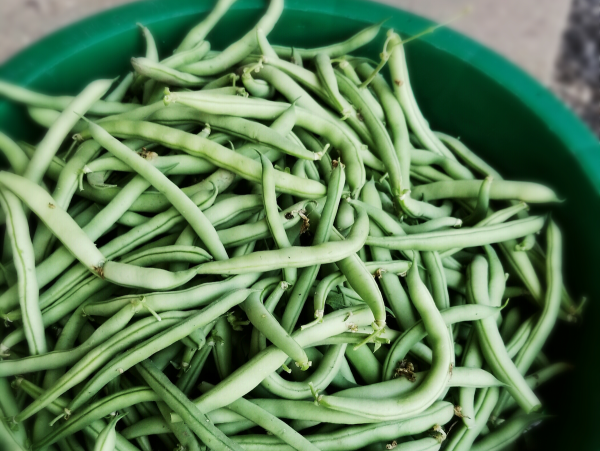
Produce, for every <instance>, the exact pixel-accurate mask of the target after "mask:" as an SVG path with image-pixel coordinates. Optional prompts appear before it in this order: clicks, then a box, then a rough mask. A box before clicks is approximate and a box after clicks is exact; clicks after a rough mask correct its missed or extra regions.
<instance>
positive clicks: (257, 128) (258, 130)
mask: <svg viewBox="0 0 600 451" xmlns="http://www.w3.org/2000/svg"><path fill="white" fill-rule="evenodd" d="M290 108H292V109H293V105H292V107H290ZM149 120H150V121H154V122H160V123H162V124H180V123H189V122H198V121H200V122H204V123H207V124H210V126H211V128H214V129H216V130H223V131H225V132H228V133H232V134H233V135H235V136H239V137H241V138H244V139H247V140H249V141H253V142H260V143H264V144H267V145H270V146H272V147H274V148H276V149H279V150H281V151H282V152H284V153H286V154H288V155H291V156H294V157H296V158H302V159H305V160H318V159H319V158H320V154H315V153H313V152H310V151H308V150H306V149H304V148H303V147H301V146H299V145H297V144H296V143H294V142H292V141H290V140H289V139H287V138H286V137H284V136H282V135H281V134H280V133H278V132H277V131H276V130H274V129H272V128H270V127H267V126H265V125H262V124H259V123H256V122H252V121H249V120H247V119H243V118H240V117H224V116H219V115H215V114H210V113H205V112H202V111H200V112H199V111H198V110H196V109H193V108H190V107H186V106H178V105H175V106H172V107H170V108H165V109H163V110H160V111H157V112H156V113H155V114H153V115H152V116H150V117H149ZM83 136H84V137H86V136H87V135H86V134H83Z"/></svg>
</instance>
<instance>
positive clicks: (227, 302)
mask: <svg viewBox="0 0 600 451" xmlns="http://www.w3.org/2000/svg"><path fill="white" fill-rule="evenodd" d="M234 2H235V0H217V2H216V5H215V8H214V10H213V11H212V12H211V13H209V14H208V15H207V16H206V17H205V18H204V19H203V20H202V22H201V23H200V24H198V25H197V26H196V27H194V28H193V29H192V30H191V31H189V33H188V34H187V36H186V37H185V38H184V39H183V41H182V42H181V44H180V45H179V46H178V47H177V48H176V49H175V50H174V52H173V53H172V54H171V55H170V56H168V57H166V58H163V59H161V57H162V56H161V55H159V52H158V51H157V48H156V44H155V42H154V38H153V36H152V33H151V30H149V29H148V28H146V27H144V26H140V30H141V32H142V35H143V37H144V40H145V43H146V52H145V55H143V56H140V57H135V58H132V61H131V63H132V69H133V72H131V73H129V74H126V75H125V76H124V77H122V78H120V79H119V81H111V80H98V81H94V82H92V83H90V84H89V85H88V86H87V87H86V88H85V89H84V90H83V91H82V92H81V93H79V94H77V95H76V96H74V97H72V96H60V97H54V96H48V95H45V94H41V93H37V92H32V91H30V90H28V89H26V88H22V87H18V86H14V85H11V84H10V83H6V82H3V81H0V96H1V97H4V98H6V99H8V100H9V101H14V102H18V103H21V104H23V105H24V106H25V107H26V108H28V110H29V113H30V115H31V118H32V120H33V121H35V122H37V123H38V124H39V125H41V126H42V127H45V128H47V132H46V133H45V135H44V137H43V138H42V139H41V141H39V142H38V143H37V144H36V143H30V144H27V143H23V142H14V141H13V140H12V139H11V138H10V137H9V136H7V135H6V134H4V133H1V132H0V151H1V153H2V154H3V155H4V156H5V159H6V161H5V167H6V169H5V170H4V171H1V172H0V207H1V208H2V210H1V215H0V220H1V225H2V226H3V228H2V230H3V237H4V240H3V241H2V255H1V265H0V269H1V271H0V315H1V316H2V318H3V319H4V321H3V322H2V323H1V324H0V338H1V341H0V417H1V418H2V421H1V422H0V449H2V450H5V449H6V450H10V451H13V450H19V451H26V450H33V451H37V450H49V451H59V450H60V451H85V450H90V451H91V450H94V451H113V450H118V451H135V450H142V451H151V450H152V449H154V450H162V449H164V450H173V449H178V450H180V451H184V450H185V451H200V450H205V449H214V450H272V451H282V450H303V451H304V450H307V451H309V450H310V451H315V450H354V449H365V450H383V449H396V450H403V451H408V450H414V451H416V450H423V451H425V450H438V449H440V448H442V447H443V449H444V450H448V451H450V450H469V449H477V450H479V451H483V450H497V449H505V448H508V449H513V448H511V446H513V444H515V443H517V441H518V439H519V437H520V436H521V434H522V433H523V432H525V431H527V430H528V429H529V428H531V427H532V426H533V425H536V424H538V423H539V422H540V421H543V420H545V419H546V417H547V415H546V414H545V413H542V412H546V410H545V409H544V406H543V405H542V402H541V400H540V398H539V397H538V395H537V394H536V391H535V390H536V389H537V388H538V387H539V386H540V385H541V384H542V383H545V382H546V381H548V380H549V379H552V378H554V377H556V376H559V375H560V374H562V373H564V372H565V371H567V370H569V369H570V366H569V365H568V364H566V363H556V362H555V363H551V362H550V361H549V360H548V358H547V357H546V356H545V354H544V352H543V351H544V345H545V343H546V341H547V339H548V337H549V336H550V334H551V333H552V331H553V329H554V326H555V325H556V323H557V321H565V322H575V321H576V320H577V318H578V317H579V315H580V311H581V307H582V304H576V303H575V302H574V301H573V300H572V298H571V297H570V296H569V294H568V292H567V290H566V288H565V286H564V283H563V279H562V268H561V264H562V247H563V246H562V239H561V233H560V229H559V228H558V226H557V224H556V223H555V222H554V221H553V220H552V219H550V218H549V216H548V211H549V208H551V207H552V204H554V203H557V202H558V199H559V198H558V196H557V195H556V194H555V193H554V192H553V191H552V190H551V189H550V188H548V187H546V186H542V185H539V184H537V183H531V182H524V181H509V180H504V179H502V177H501V175H500V174H499V173H498V172H497V171H496V170H494V169H493V168H491V167H490V166H489V165H488V164H487V163H485V162H484V161H483V160H482V159H481V158H480V157H478V156H477V155H476V154H475V153H473V152H472V151H471V150H470V149H469V148H467V146H466V145H465V144H464V143H462V142H461V141H460V140H458V139H456V138H454V137H452V136H449V135H446V134H443V133H440V132H437V131H434V130H432V129H431V128H430V126H429V124H428V122H427V120H426V119H425V117H424V116H423V114H422V113H421V111H420V109H419V106H418V104H417V102H416V100H415V97H414V95H413V92H412V90H411V85H410V79H409V68H408V67H407V66H406V60H405V56H404V43H403V41H402V39H401V38H400V36H399V35H398V34H397V33H395V32H394V31H393V30H387V39H386V41H385V44H384V47H383V53H382V54H381V62H380V64H378V65H377V67H375V65H373V64H372V62H371V60H367V59H365V58H360V57H356V56H353V55H352V52H353V51H355V50H357V49H359V48H360V47H362V46H364V45H366V44H367V43H369V42H371V41H372V40H374V39H376V38H377V37H378V36H379V35H380V34H381V33H382V32H383V29H382V27H383V23H379V24H374V25H372V26H369V27H368V28H366V29H364V30H362V31H360V32H359V33H357V34H356V35H354V36H351V37H349V38H348V39H347V40H346V41H344V42H341V43H338V44H332V45H327V46H324V47H320V48H315V49H301V48H297V47H291V48H290V47H281V46H275V45H271V44H270V43H269V41H268V34H269V32H270V31H271V30H272V29H273V27H274V26H275V24H276V22H277V20H278V18H279V16H280V15H281V13H282V11H283V0H270V1H269V4H268V8H267V9H266V12H265V13H264V15H263V17H262V18H261V19H260V21H259V22H258V23H257V24H256V25H255V27H254V28H252V29H251V30H250V31H248V33H247V34H246V35H244V36H243V37H242V38H241V39H240V40H239V41H237V42H234V43H232V44H230V45H229V47H227V48H226V49H224V50H222V51H215V50H211V47H210V43H209V41H208V40H207V37H208V36H209V33H210V32H211V30H212V29H213V27H214V26H215V24H216V23H217V22H218V21H219V19H220V18H221V17H222V16H223V15H224V14H226V13H227V11H228V9H229V7H230V6H231V5H232V4H233V3H234ZM386 65H387V68H386V67H385V66H386ZM388 72H389V79H390V80H391V83H388V79H387V78H386V77H387V75H388ZM449 114H451V112H449ZM0 127H1V124H0ZM529 204H540V207H538V208H536V212H539V211H541V212H542V213H536V214H535V215H530V214H529V213H528V205H529ZM543 208H546V210H543ZM509 298H516V299H514V300H511V301H510V302H507V301H508V299H509ZM120 420H121V421H120Z"/></svg>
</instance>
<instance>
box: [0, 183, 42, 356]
mask: <svg viewBox="0 0 600 451" xmlns="http://www.w3.org/2000/svg"><path fill="white" fill-rule="evenodd" d="M0 205H1V206H2V209H3V210H4V212H5V214H6V232H7V235H8V236H9V237H10V243H11V246H12V250H13V252H12V254H13V259H14V262H15V267H16V269H17V276H18V291H19V304H20V307H21V312H22V321H23V329H24V331H25V336H26V338H27V345H28V347H29V353H30V354H31V355H36V354H45V353H46V352H47V346H46V336H45V334H44V326H43V323H42V313H41V311H40V307H39V304H38V298H39V288H38V284H37V280H36V277H35V257H34V254H33V245H32V243H31V238H30V236H29V227H28V226H27V217H26V215H25V211H24V210H23V206H22V204H21V202H20V200H19V199H18V198H17V196H15V195H14V194H13V193H12V192H10V191H8V190H6V189H0Z"/></svg>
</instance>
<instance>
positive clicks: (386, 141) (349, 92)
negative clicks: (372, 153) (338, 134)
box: [336, 74, 406, 202]
mask: <svg viewBox="0 0 600 451" xmlns="http://www.w3.org/2000/svg"><path fill="white" fill-rule="evenodd" d="M336 78H337V80H338V83H339V84H340V87H341V88H342V91H343V92H344V94H345V95H346V96H348V98H349V100H350V101H351V102H352V103H353V105H354V106H355V107H356V108H358V109H359V110H360V114H361V116H362V117H363V120H364V121H365V124H366V125H367V128H368V129H369V132H370V133H371V136H372V137H373V144H374V146H375V148H376V149H377V153H378V154H379V157H380V158H381V160H382V162H383V164H384V165H385V169H386V171H387V173H388V174H389V181H390V185H391V188H392V200H394V201H395V202H399V198H400V196H401V194H402V185H403V184H406V182H403V179H402V173H401V172H402V171H401V167H400V162H399V159H398V155H397V153H396V150H395V148H394V145H393V144H392V141H391V139H390V136H389V135H388V133H387V131H386V129H385V127H384V125H383V123H382V122H381V121H380V120H379V119H378V118H377V117H376V116H375V114H374V113H373V111H372V110H371V108H370V107H369V105H368V104H367V102H366V101H365V100H364V98H363V96H362V95H361V93H360V91H359V89H358V87H357V86H356V85H354V84H353V83H352V82H351V81H350V80H348V78H346V77H345V76H343V75H341V74H336Z"/></svg>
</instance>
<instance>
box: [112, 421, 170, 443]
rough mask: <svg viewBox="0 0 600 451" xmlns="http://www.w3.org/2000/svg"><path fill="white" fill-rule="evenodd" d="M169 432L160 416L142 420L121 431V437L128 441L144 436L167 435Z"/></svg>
mask: <svg viewBox="0 0 600 451" xmlns="http://www.w3.org/2000/svg"><path fill="white" fill-rule="evenodd" d="M170 431H171V429H169V424H168V423H167V421H165V419H164V418H163V417H161V416H153V417H148V418H144V419H142V420H140V421H138V422H137V423H135V424H132V425H131V426H128V427H126V428H125V429H123V430H122V431H121V435H122V436H123V437H125V438H126V439H128V440H131V439H134V438H138V437H141V436H144V435H158V434H168V433H169V432H170Z"/></svg>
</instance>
